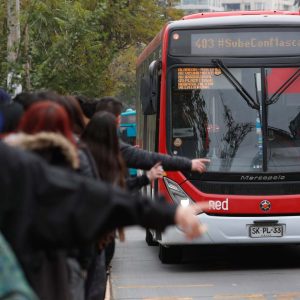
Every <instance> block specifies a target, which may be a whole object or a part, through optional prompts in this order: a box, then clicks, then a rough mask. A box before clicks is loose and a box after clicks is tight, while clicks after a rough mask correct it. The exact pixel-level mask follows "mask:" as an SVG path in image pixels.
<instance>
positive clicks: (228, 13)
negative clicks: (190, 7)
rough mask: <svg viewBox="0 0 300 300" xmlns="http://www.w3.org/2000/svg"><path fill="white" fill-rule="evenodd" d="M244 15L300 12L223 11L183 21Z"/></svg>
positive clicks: (199, 15)
mask: <svg viewBox="0 0 300 300" xmlns="http://www.w3.org/2000/svg"><path fill="white" fill-rule="evenodd" d="M244 15H299V11H280V10H269V11H257V10H247V11H222V12H206V13H197V14H192V15H188V16H184V17H183V18H182V20H190V19H199V18H212V17H232V16H244Z"/></svg>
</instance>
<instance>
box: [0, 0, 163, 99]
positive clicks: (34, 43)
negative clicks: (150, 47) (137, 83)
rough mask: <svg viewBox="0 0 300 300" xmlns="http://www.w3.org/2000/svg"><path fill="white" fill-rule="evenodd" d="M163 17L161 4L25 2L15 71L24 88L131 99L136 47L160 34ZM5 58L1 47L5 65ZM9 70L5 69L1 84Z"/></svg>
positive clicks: (136, 0) (148, 0)
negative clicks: (111, 95) (108, 95)
mask: <svg viewBox="0 0 300 300" xmlns="http://www.w3.org/2000/svg"><path fill="white" fill-rule="evenodd" d="M1 5H2V4H0V6H1ZM0 8H2V7H0ZM163 12H164V8H163V7H161V6H159V5H158V0H118V1H113V0H72V1H71V0H70V1H61V0H43V1H37V0H31V1H30V0H21V44H20V48H19V50H18V51H19V52H18V53H19V55H18V57H17V60H16V66H17V67H18V70H19V72H20V74H22V80H23V87H24V88H25V90H31V89H32V90H39V89H53V90H56V91H58V92H60V93H65V94H66V93H81V94H85V95H87V96H92V97H101V96H102V95H107V94H112V93H114V94H115V95H124V97H126V98H127V97H128V98H130V97H131V96H130V95H132V93H133V92H132V91H133V88H132V86H133V84H134V80H135V76H134V68H135V63H134V61H135V59H136V56H137V55H138V52H137V51H136V49H137V45H145V44H147V43H148V42H149V41H150V40H151V39H152V38H153V37H154V36H155V34H156V33H157V32H158V31H159V30H160V29H161V27H162V25H163V23H165V22H166V18H165V16H164V14H163ZM5 17H6V16H5V15H4V14H2V10H0V26H2V28H3V30H2V31H1V32H0V42H2V41H3V40H6V37H7V27H6V25H5ZM168 18H169V17H168ZM149 20H151V26H145V24H148V23H149ZM5 51H6V49H5ZM5 53H6V52H5ZM3 54H4V50H3V47H2V44H1V43H0V58H1V62H3V61H6V59H4V56H3ZM128 60H130V62H128ZM5 66H7V65H5V64H3V63H2V64H1V63H0V69H1V73H0V79H1V82H3V78H2V74H3V72H2V71H3V70H4V68H5ZM128 68H129V69H128ZM126 74H127V75H129V76H126ZM129 78H130V80H129Z"/></svg>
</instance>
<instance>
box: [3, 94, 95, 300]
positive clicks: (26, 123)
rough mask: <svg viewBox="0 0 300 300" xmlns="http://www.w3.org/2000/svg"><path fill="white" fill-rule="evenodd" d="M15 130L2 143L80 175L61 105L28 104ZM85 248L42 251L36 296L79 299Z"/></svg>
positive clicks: (74, 143)
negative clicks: (34, 154)
mask: <svg viewBox="0 0 300 300" xmlns="http://www.w3.org/2000/svg"><path fill="white" fill-rule="evenodd" d="M18 131H19V133H17V134H13V135H11V136H10V137H8V138H5V141H6V142H8V143H9V144H10V145H13V146H17V147H19V148H22V149H25V150H29V151H31V152H34V153H36V154H38V155H39V156H40V157H42V158H43V159H45V160H46V161H47V162H48V163H49V164H51V165H53V166H58V167H62V168H65V169H68V170H70V171H77V172H79V173H80V170H79V166H80V154H79V152H80V149H79V148H78V147H77V141H76V139H75V135H74V133H73V124H72V122H71V120H70V117H69V115H68V113H67V111H66V109H65V108H64V107H63V106H62V105H60V104H58V103H55V102H53V101H47V100H45V101H39V102H36V103H34V104H32V105H31V106H30V107H29V108H28V110H27V111H26V112H25V113H24V115H23V116H22V118H21V120H20V123H19V127H18ZM82 200H83V201H84V199H82ZM89 248H90V247H88V246H86V247H84V248H82V249H81V248H80V247H76V248H74V249H73V248H72V249H68V251H60V250H58V251H53V250H51V249H50V250H49V251H45V253H44V254H45V255H44V257H43V260H41V261H40V264H39V267H38V268H37V270H36V277H35V278H36V279H35V282H34V287H35V289H36V290H37V291H38V294H39V295H43V297H42V298H43V299H57V300H63V299H70V300H72V299H82V300H83V299H84V278H83V277H82V278H79V277H78V276H77V274H81V273H82V271H83V265H82V264H81V263H80V262H81V261H82V260H87V259H88V257H87V255H88V256H89V252H88V253H86V251H87V250H88V251H89ZM83 251H85V252H83ZM74 274H76V276H75V275H74ZM74 286H75V287H76V292H74ZM75 294H76V296H75Z"/></svg>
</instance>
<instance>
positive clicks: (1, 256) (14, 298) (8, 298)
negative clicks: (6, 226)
mask: <svg viewBox="0 0 300 300" xmlns="http://www.w3.org/2000/svg"><path fill="white" fill-rule="evenodd" d="M0 300H38V298H37V296H36V295H35V294H34V292H33V291H32V289H31V288H30V286H29V285H28V283H27V281H26V279H25V276H24V274H23V272H22V270H21V267H20V265H19V264H18V262H17V259H16V257H15V255H14V253H13V251H12V249H11V248H10V246H9V245H8V243H7V242H6V240H5V239H4V237H3V235H2V234H1V233H0Z"/></svg>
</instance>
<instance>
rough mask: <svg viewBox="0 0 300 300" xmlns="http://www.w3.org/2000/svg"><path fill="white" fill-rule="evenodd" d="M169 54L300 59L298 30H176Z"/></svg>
mask: <svg viewBox="0 0 300 300" xmlns="http://www.w3.org/2000/svg"><path fill="white" fill-rule="evenodd" d="M277 30H278V29H277ZM176 34H177V35H176ZM175 37H176V38H175ZM170 54H171V55H182V56H186V55H193V56H200V55H201V56H275V55H276V56H278V55H279V56H294V55H295V56H300V31H296V30H295V29H294V30H293V31H291V30H285V31H279V30H278V31H274V30H266V31H254V32H253V31H241V30H239V31H229V30H223V31H222V32H220V31H218V32H216V31H215V30H213V31H212V30H211V31H209V30H206V31H200V30H192V31H176V32H174V33H173V35H171V41H170Z"/></svg>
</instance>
